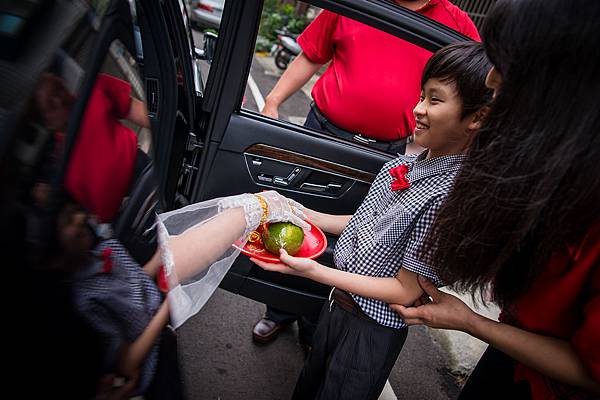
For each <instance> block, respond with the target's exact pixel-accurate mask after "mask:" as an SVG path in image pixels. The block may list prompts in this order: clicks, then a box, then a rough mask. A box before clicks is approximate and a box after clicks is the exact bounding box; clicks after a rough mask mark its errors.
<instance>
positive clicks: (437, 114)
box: [413, 78, 473, 158]
mask: <svg viewBox="0 0 600 400" xmlns="http://www.w3.org/2000/svg"><path fill="white" fill-rule="evenodd" d="M413 112H414V114H415V119H416V126H415V131H414V133H415V143H416V144H418V145H419V146H421V147H425V148H427V149H429V154H428V158H431V157H438V156H444V155H450V154H459V153H461V152H463V150H464V149H465V148H466V147H467V145H468V142H469V131H470V129H472V128H473V127H472V126H471V123H472V122H473V115H467V116H465V117H464V118H462V99H461V98H460V97H459V95H458V93H457V91H456V88H455V85H454V83H453V82H443V81H440V80H439V79H435V78H431V79H429V80H427V82H425V87H424V88H423V91H422V92H421V97H420V100H419V103H418V104H417V106H416V107H415V109H414V111H413Z"/></svg>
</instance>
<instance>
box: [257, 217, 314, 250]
mask: <svg viewBox="0 0 600 400" xmlns="http://www.w3.org/2000/svg"><path fill="white" fill-rule="evenodd" d="M262 240H263V244H264V245H265V249H267V250H268V251H269V252H270V253H273V254H275V255H277V256H278V255H279V249H284V250H285V251H287V252H288V254H290V255H294V254H296V253H297V252H298V250H300V247H302V243H303V242H304V231H303V230H302V228H300V227H299V226H297V225H294V224H292V223H291V222H275V223H273V224H270V225H269V226H268V228H267V229H263V231H262Z"/></svg>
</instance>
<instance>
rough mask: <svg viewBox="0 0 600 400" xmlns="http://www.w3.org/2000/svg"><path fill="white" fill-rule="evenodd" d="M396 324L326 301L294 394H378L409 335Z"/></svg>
mask: <svg viewBox="0 0 600 400" xmlns="http://www.w3.org/2000/svg"><path fill="white" fill-rule="evenodd" d="M407 332H408V330H407V329H393V328H388V327H385V326H382V325H379V324H378V323H376V322H375V321H373V320H366V319H362V318H360V317H358V316H356V315H353V314H351V313H349V312H347V311H345V310H343V309H342V308H340V307H339V306H338V305H337V304H336V303H335V302H334V303H333V304H332V305H331V307H330V305H329V303H327V304H325V305H324V307H323V309H322V310H321V316H320V317H319V323H318V325H317V329H316V331H315V335H314V338H313V347H312V350H311V352H310V353H309V354H308V357H307V359H306V361H305V363H304V368H303V369H302V372H301V373H300V377H299V378H298V382H297V383H296V387H295V389H294V394H293V396H292V398H293V399H294V400H309V399H310V400H315V399H319V400H359V399H360V400H371V399H372V400H376V399H377V398H378V397H379V395H380V394H381V391H382V390H383V387H384V386H385V382H386V380H387V378H388V377H389V375H390V372H391V370H392V368H393V367H394V364H395V362H396V359H397V358H398V354H400V350H402V346H403V345H404V341H405V340H406V335H407Z"/></svg>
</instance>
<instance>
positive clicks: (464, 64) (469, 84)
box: [421, 41, 492, 118]
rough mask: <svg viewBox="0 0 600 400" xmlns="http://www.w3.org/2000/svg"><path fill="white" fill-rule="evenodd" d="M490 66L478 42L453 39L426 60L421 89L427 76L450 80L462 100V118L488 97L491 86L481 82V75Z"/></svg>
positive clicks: (486, 71)
mask: <svg viewBox="0 0 600 400" xmlns="http://www.w3.org/2000/svg"><path fill="white" fill-rule="evenodd" d="M491 68H492V63H491V62H490V60H489V59H488V58H487V56H486V54H485V50H484V48H483V45H482V44H481V43H479V42H475V41H469V42H460V43H454V44H451V45H448V46H446V47H443V48H441V49H440V50H438V51H437V52H435V54H434V55H433V56H431V58H430V59H429V61H427V64H426V65H425V69H424V71H423V77H422V78H421V89H422V88H423V87H425V82H427V81H428V80H429V79H439V80H440V81H442V82H445V83H449V82H452V83H454V84H455V86H456V91H457V93H458V96H459V97H460V99H461V102H462V113H461V118H464V117H466V116H467V115H469V114H471V113H474V112H476V111H478V110H479V109H481V107H483V106H485V105H487V104H488V103H490V101H491V100H492V90H490V89H488V88H487V87H486V86H485V78H486V76H487V73H488V72H489V70H490V69H491Z"/></svg>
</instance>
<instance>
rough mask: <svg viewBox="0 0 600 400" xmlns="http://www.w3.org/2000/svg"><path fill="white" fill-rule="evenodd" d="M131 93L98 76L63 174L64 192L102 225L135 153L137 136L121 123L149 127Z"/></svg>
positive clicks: (124, 187)
mask: <svg viewBox="0 0 600 400" xmlns="http://www.w3.org/2000/svg"><path fill="white" fill-rule="evenodd" d="M130 93H131V86H130V84H129V83H128V82H125V81H123V80H121V79H118V78H115V77H113V76H110V75H106V74H99V75H98V77H97V78H96V83H95V85H94V88H93V90H92V93H91V96H90V98H89V101H88V104H87V107H86V110H85V113H84V116H83V119H82V122H81V127H80V130H79V134H78V136H77V139H76V142H75V145H74V147H73V151H72V153H71V158H70V161H69V166H68V168H67V171H66V174H65V180H64V186H65V188H66V189H67V191H68V192H69V193H70V194H71V196H72V197H73V198H74V199H75V200H76V201H77V202H78V203H79V204H85V206H86V208H87V209H88V210H89V211H90V212H92V213H93V214H95V215H96V216H97V217H98V220H99V222H103V223H104V222H108V221H110V220H111V219H112V218H113V217H114V216H115V214H116V213H117V211H118V210H119V207H120V205H121V201H122V199H123V195H124V194H125V193H126V192H127V188H128V187H129V184H130V182H131V178H132V176H133V170H134V164H135V159H136V155H137V136H136V134H135V132H133V131H132V130H131V129H129V128H128V127H126V126H125V125H123V124H122V123H121V122H120V120H122V119H128V120H130V121H132V122H134V123H136V124H138V125H140V126H143V127H149V121H148V116H147V112H146V111H145V110H146V108H145V105H144V104H143V103H142V102H141V101H139V100H137V99H133V98H132V97H131V96H130ZM115 194H118V195H115Z"/></svg>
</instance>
